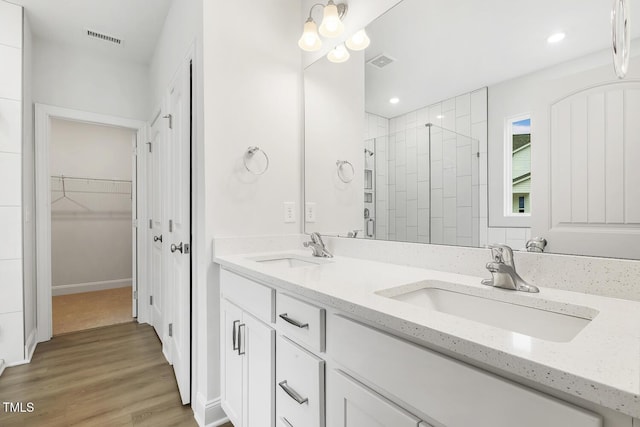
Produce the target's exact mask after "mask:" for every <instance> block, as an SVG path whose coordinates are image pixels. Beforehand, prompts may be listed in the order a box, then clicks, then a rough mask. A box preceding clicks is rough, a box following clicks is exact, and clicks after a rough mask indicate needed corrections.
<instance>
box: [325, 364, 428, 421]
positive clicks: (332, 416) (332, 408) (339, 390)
mask: <svg viewBox="0 0 640 427" xmlns="http://www.w3.org/2000/svg"><path fill="white" fill-rule="evenodd" d="M327 396H328V397H329V408H328V412H329V413H328V414H327V415H328V416H329V420H330V422H329V425H331V426H332V427H418V426H427V424H420V420H419V419H418V418H416V417H414V416H413V415H411V414H410V413H408V412H407V411H405V410H404V409H402V408H400V407H398V406H396V405H395V404H394V403H392V402H390V401H388V400H387V399H385V398H384V397H382V396H380V395H379V394H377V393H375V392H374V391H372V390H369V389H368V388H366V387H365V386H364V385H362V384H360V383H358V382H356V381H355V380H354V379H352V378H351V377H348V376H347V375H345V374H344V373H342V372H340V371H333V372H332V373H331V378H330V383H329V386H328V389H327Z"/></svg>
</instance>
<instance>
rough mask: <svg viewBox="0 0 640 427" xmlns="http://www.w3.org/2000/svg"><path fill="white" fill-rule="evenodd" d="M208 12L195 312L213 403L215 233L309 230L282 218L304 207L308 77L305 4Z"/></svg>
mask: <svg viewBox="0 0 640 427" xmlns="http://www.w3.org/2000/svg"><path fill="white" fill-rule="evenodd" d="M202 16H203V20H204V23H205V28H204V41H203V52H204V55H203V60H204V63H203V65H204V81H203V87H202V89H203V91H204V101H205V103H204V113H205V117H204V132H205V133H204V137H205V140H204V144H203V145H202V149H203V152H202V154H203V155H204V156H200V158H201V159H203V161H204V164H203V168H202V169H201V170H202V171H204V176H203V177H201V179H202V181H201V182H204V183H205V187H204V188H203V189H202V190H203V191H198V193H197V194H198V197H202V198H203V200H204V202H205V206H206V207H205V211H204V213H205V216H204V219H205V221H206V222H205V223H203V224H202V227H200V228H199V233H203V234H202V236H203V237H204V239H205V241H206V244H207V245H208V248H207V252H206V255H207V257H206V259H205V262H206V263H207V264H205V265H206V266H207V268H208V270H207V280H206V283H200V281H199V283H198V285H197V286H198V287H201V286H205V287H206V289H207V294H206V295H205V298H204V299H200V301H198V303H197V307H198V308H197V310H199V311H200V310H204V312H205V313H206V316H207V317H206V322H207V326H206V327H207V328H209V329H208V331H207V337H208V342H207V349H206V355H207V357H208V360H207V362H208V363H207V365H208V371H207V372H206V375H207V378H208V380H209V386H210V387H209V388H208V390H207V392H208V395H207V398H208V399H209V400H211V399H215V398H217V397H218V396H219V395H220V386H219V381H220V380H219V358H218V354H219V342H218V340H219V334H218V331H219V300H218V292H219V277H218V272H219V270H218V267H217V266H215V265H213V264H211V256H212V250H211V242H212V239H213V237H215V236H225V235H227V236H246V235H266V234H297V233H299V232H300V230H301V224H300V221H298V222H296V223H293V224H285V223H284V221H283V216H284V215H283V207H282V203H283V202H284V201H293V202H296V205H297V208H298V209H300V200H301V185H300V181H301V179H300V178H301V176H302V172H301V167H300V165H301V162H302V159H301V146H302V135H301V123H302V114H301V108H302V97H301V93H302V91H301V86H302V73H301V63H300V61H301V55H300V51H299V48H298V46H297V44H296V40H297V38H298V37H299V34H298V31H299V29H300V28H301V24H302V23H301V22H299V17H300V3H299V2H298V1H297V0H279V1H275V2H256V1H250V0H239V1H234V2H222V3H220V2H215V3H214V2H209V1H205V2H204V11H203V14H202ZM238 23H241V25H240V24H238ZM247 29H251V30H250V31H248V30H247ZM250 145H258V146H260V147H261V148H262V149H264V150H265V151H266V152H267V153H268V155H269V157H270V159H271V165H270V168H269V170H268V171H267V172H266V173H265V174H264V175H262V176H260V177H253V176H251V175H248V173H246V172H243V170H244V168H243V166H242V156H243V154H244V152H245V151H246V149H247V147H248V146H250ZM198 155H200V153H198ZM298 212H299V211H298ZM198 262H199V263H200V258H199V261H198ZM202 305H204V308H202ZM198 322H199V323H200V318H198ZM196 339H199V338H196ZM196 403H197V404H199V402H196Z"/></svg>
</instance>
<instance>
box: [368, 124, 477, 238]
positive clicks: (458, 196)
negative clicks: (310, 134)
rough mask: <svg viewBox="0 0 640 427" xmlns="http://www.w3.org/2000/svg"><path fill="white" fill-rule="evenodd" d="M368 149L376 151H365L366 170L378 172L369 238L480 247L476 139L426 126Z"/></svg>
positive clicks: (371, 142) (371, 144) (370, 208)
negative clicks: (367, 168) (371, 152)
mask: <svg viewBox="0 0 640 427" xmlns="http://www.w3.org/2000/svg"><path fill="white" fill-rule="evenodd" d="M365 147H366V148H368V149H369V150H370V151H373V154H370V153H367V152H366V150H365V165H371V166H372V167H373V168H374V170H373V172H372V173H373V176H374V182H375V185H374V186H373V188H374V197H373V199H372V200H373V203H365V216H366V215H367V214H369V218H365V230H367V228H366V226H367V225H369V227H371V226H373V227H372V228H373V232H372V233H367V234H373V235H372V236H368V237H369V238H375V239H378V240H393V241H401V242H419V243H439V244H448V245H464V246H479V243H480V235H479V233H480V202H479V201H480V197H479V190H480V185H479V184H480V182H479V169H480V168H479V152H478V141H477V140H475V139H472V138H471V137H469V136H467V135H463V134H460V133H457V132H455V131H452V130H449V129H444V128H442V127H440V126H437V125H433V124H426V125H420V126H417V127H415V128H410V129H404V130H401V131H397V132H393V133H390V134H389V135H385V136H382V137H378V138H374V139H370V140H367V141H365ZM370 147H373V148H370ZM367 157H368V158H369V160H367ZM371 159H373V160H371ZM367 167H368V166H367ZM369 191H370V190H369Z"/></svg>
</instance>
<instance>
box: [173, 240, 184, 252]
mask: <svg viewBox="0 0 640 427" xmlns="http://www.w3.org/2000/svg"><path fill="white" fill-rule="evenodd" d="M175 251H180V253H182V242H180V244H179V245H176V244H174V243H172V244H171V253H174V252H175Z"/></svg>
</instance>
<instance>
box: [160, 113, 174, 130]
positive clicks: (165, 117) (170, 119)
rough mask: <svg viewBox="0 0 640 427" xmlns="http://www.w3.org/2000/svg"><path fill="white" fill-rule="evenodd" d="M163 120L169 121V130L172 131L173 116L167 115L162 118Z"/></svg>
mask: <svg viewBox="0 0 640 427" xmlns="http://www.w3.org/2000/svg"><path fill="white" fill-rule="evenodd" d="M162 118H163V119H169V129H173V116H172V115H171V114H167V115H164V116H162Z"/></svg>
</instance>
